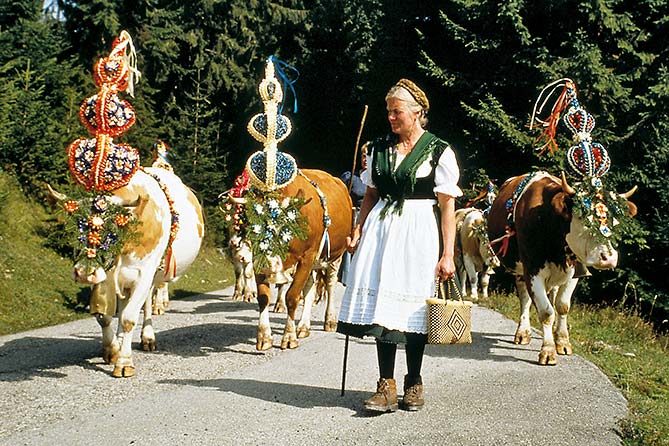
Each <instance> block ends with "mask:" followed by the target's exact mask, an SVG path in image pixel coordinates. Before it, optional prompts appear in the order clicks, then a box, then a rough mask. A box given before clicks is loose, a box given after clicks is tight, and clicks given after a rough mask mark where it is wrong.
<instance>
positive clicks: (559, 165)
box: [0, 0, 669, 330]
mask: <svg viewBox="0 0 669 446" xmlns="http://www.w3.org/2000/svg"><path fill="white" fill-rule="evenodd" d="M122 30H127V31H128V32H129V33H130V34H131V36H132V37H133V40H134V44H135V47H136V49H137V56H138V68H139V70H140V71H141V73H142V77H141V80H140V82H139V83H138V84H137V85H136V88H135V97H134V98H131V97H125V96H124V98H125V99H128V100H129V102H130V103H131V104H132V105H133V106H134V107H135V110H136V112H137V122H136V124H135V125H134V127H133V128H132V129H131V130H130V131H129V132H128V133H126V134H125V135H123V136H122V137H121V138H120V139H121V140H122V141H123V142H126V143H129V144H130V145H132V146H133V147H135V148H137V149H138V150H139V151H140V154H141V156H142V160H143V164H144V165H148V164H150V162H151V160H152V155H151V148H152V146H153V143H154V141H155V140H156V139H161V140H163V141H165V142H166V143H167V144H168V145H169V146H170V148H171V151H170V161H171V163H172V164H173V166H174V168H175V171H176V172H177V173H178V174H179V175H180V176H181V177H182V179H183V180H184V182H185V183H186V184H188V185H190V186H191V187H192V188H193V189H194V190H195V191H196V192H197V194H198V196H199V197H200V199H201V200H202V202H203V203H204V204H205V207H206V210H207V223H208V227H209V242H210V243H213V244H216V245H218V246H221V245H223V243H224V238H225V234H224V231H222V229H221V228H222V225H221V224H220V219H221V216H220V212H218V210H217V204H218V203H217V197H218V195H219V194H220V193H221V192H223V191H225V190H227V189H228V188H229V187H230V186H231V183H232V181H233V180H234V178H235V177H236V176H237V175H238V174H239V173H240V172H241V170H242V169H243V166H244V162H245V161H246V159H247V157H248V156H249V155H250V154H251V153H253V152H254V151H256V150H259V149H261V147H260V145H259V144H258V143H256V142H255V141H254V140H253V139H252V138H251V137H250V135H249V134H248V132H247V130H246V125H247V122H248V120H249V119H250V118H251V117H252V116H253V115H254V114H256V113H258V112H260V111H261V110H262V104H261V102H260V98H259V95H258V92H257V86H258V83H259V81H260V80H261V79H262V77H263V75H264V65H265V62H266V60H267V58H268V57H269V56H270V55H273V56H275V57H277V58H279V59H280V60H282V61H284V62H286V63H287V64H288V65H289V67H288V66H287V67H285V73H286V75H287V77H288V79H289V80H291V81H293V83H292V84H290V85H288V84H286V86H285V88H284V90H285V92H284V93H285V97H286V101H285V104H284V109H283V113H284V114H285V115H287V116H288V117H289V118H290V120H291V122H292V124H293V131H292V134H291V136H290V137H289V138H288V139H287V140H286V141H284V142H283V143H282V144H281V147H280V149H281V150H283V151H286V152H289V153H291V154H292V155H293V156H295V158H296V159H297V161H298V165H299V166H300V167H305V168H306V167H308V168H321V169H323V170H326V171H328V172H330V173H331V174H333V175H336V176H338V175H339V174H340V173H341V172H343V171H345V170H350V169H351V166H352V162H353V153H354V148H355V142H356V136H357V133H358V128H359V126H360V121H361V117H362V113H363V110H364V107H365V105H368V106H369V113H368V117H367V120H366V124H365V127H364V131H363V134H362V139H363V140H366V139H369V138H372V137H374V136H377V135H380V134H384V133H386V132H387V131H388V125H387V121H386V111H385V102H384V100H383V98H384V96H385V93H386V92H387V90H388V88H389V87H390V86H392V85H393V84H394V83H395V82H396V81H397V80H398V79H400V78H402V77H406V78H409V79H412V80H414V81H415V82H416V83H417V84H418V85H420V86H421V87H422V88H423V89H424V90H425V91H426V92H427V94H428V97H429V98H430V102H431V111H430V114H429V119H430V124H429V130H430V131H432V132H433V133H435V134H437V135H439V136H441V137H443V138H444V139H446V140H448V141H449V142H450V143H451V144H452V145H453V147H454V148H455V150H456V153H457V155H458V160H459V163H460V166H461V169H462V179H461V186H463V188H465V189H466V190H467V196H466V197H465V198H468V197H471V196H472V194H473V193H474V192H473V189H474V188H475V187H482V186H483V182H484V181H485V178H486V177H487V176H489V177H490V178H492V179H493V180H494V181H495V183H496V184H497V186H499V185H500V184H501V183H502V182H503V181H504V180H505V179H506V178H508V177H510V176H513V175H518V174H522V173H526V172H528V171H530V170H532V169H536V168H541V169H544V170H549V171H550V172H552V173H559V171H560V170H561V169H563V168H564V166H563V159H564V152H565V151H566V149H567V148H569V146H570V145H572V143H571V141H570V140H569V139H567V138H566V132H559V133H558V135H559V139H558V143H559V147H560V150H559V151H558V152H556V153H555V154H544V155H543V156H541V157H540V156H538V152H537V151H536V150H535V147H536V146H537V142H536V137H537V136H538V134H537V133H536V132H533V131H530V130H529V129H528V128H527V125H528V122H529V116H530V113H531V111H532V106H533V104H534V100H535V99H536V98H537V96H538V94H539V92H540V91H541V89H542V88H543V87H544V86H545V85H546V84H548V83H550V82H552V81H554V80H556V79H560V78H563V77H569V78H571V79H573V80H574V81H575V83H576V85H577V86H578V88H579V100H580V102H581V103H582V104H583V105H584V106H585V108H586V109H587V110H588V111H589V112H590V113H591V114H592V115H594V117H595V119H596V123H597V124H596V127H595V130H594V131H593V139H594V140H595V141H599V142H601V143H602V144H603V145H604V146H605V147H606V148H607V150H608V152H609V154H610V156H611V159H612V167H611V171H610V172H609V173H608V174H607V176H606V177H605V180H606V182H607V184H608V185H609V187H610V188H611V189H613V190H616V191H619V192H623V191H627V190H629V189H630V188H631V187H632V186H634V185H638V186H639V190H638V192H637V193H636V194H635V195H634V196H633V198H632V201H633V202H634V203H635V204H636V205H637V206H638V208H639V213H638V215H637V217H636V219H635V224H634V225H633V226H631V227H629V228H627V229H626V230H625V237H624V241H623V243H622V244H621V246H620V247H619V248H620V251H621V261H620V264H619V268H617V269H616V270H615V271H607V272H597V273H596V274H594V275H593V276H592V277H590V278H588V279H586V280H584V281H582V285H580V286H579V288H578V289H577V294H576V299H577V300H579V301H581V302H585V303H598V302H603V303H605V304H613V303H615V302H620V301H625V300H627V301H630V302H634V303H635V304H637V305H638V307H639V308H641V309H642V311H643V312H644V313H645V314H646V316H647V317H648V318H649V319H651V320H652V321H653V322H654V323H655V324H656V328H658V329H660V330H666V329H667V321H666V320H667V317H668V315H669V294H668V290H669V286H668V284H669V260H668V259H669V257H668V256H667V248H668V245H669V222H668V221H667V217H668V216H669V212H668V210H669V209H668V208H669V193H668V189H667V187H666V185H665V182H666V172H667V168H668V167H669V166H668V156H669V132H668V131H667V130H668V128H669V119H668V112H669V60H668V55H669V50H668V46H667V41H666V37H664V36H666V35H669V3H668V2H666V0H534V1H523V0H505V1H490V0H403V1H397V0H275V1H266V0H265V1H263V0H227V1H223V0H189V1H187V2H184V1H180V0H78V1H69V0H53V1H52V0H47V1H46V2H44V1H43V0H0V172H5V173H7V174H10V175H12V176H15V177H16V178H17V179H18V181H19V183H20V185H21V187H22V189H23V191H24V193H25V194H26V195H27V196H28V197H31V198H32V199H34V200H35V201H42V200H44V194H45V190H44V184H45V183H46V182H49V183H52V184H54V185H58V187H60V188H62V189H67V188H68V187H69V186H68V185H70V186H71V180H70V178H69V173H68V169H67V159H66V148H67V146H68V145H69V144H70V142H72V141H73V140H75V139H76V138H80V137H85V136H86V131H85V129H84V127H83V126H82V125H81V123H80V122H79V117H78V111H79V105H80V104H81V102H82V101H83V100H84V99H85V98H86V97H88V96H91V95H93V94H95V93H96V92H97V89H96V87H95V86H94V84H93V79H92V76H91V68H92V65H93V62H94V61H95V60H97V59H98V58H99V57H102V56H104V55H107V54H108V53H109V50H110V47H111V42H112V40H113V39H114V37H116V36H118V34H119V33H120V31H122ZM291 67H292V68H291ZM0 198H2V197H0ZM464 203H465V200H464V199H463V200H461V202H460V203H459V206H461V207H462V206H464ZM0 206H2V200H0ZM49 244H50V246H52V247H53V248H54V249H55V250H59V251H61V252H64V251H66V250H67V247H66V246H65V245H63V243H62V240H59V239H58V236H57V231H54V232H52V237H51V240H50V241H49ZM501 276H502V275H497V279H499V280H496V283H498V284H500V286H507V287H510V285H511V284H510V282H504V281H503V280H501V279H502V277H501Z"/></svg>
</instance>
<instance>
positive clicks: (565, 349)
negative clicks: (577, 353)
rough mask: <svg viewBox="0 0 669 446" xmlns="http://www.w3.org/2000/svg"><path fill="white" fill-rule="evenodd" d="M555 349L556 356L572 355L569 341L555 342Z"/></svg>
mask: <svg viewBox="0 0 669 446" xmlns="http://www.w3.org/2000/svg"><path fill="white" fill-rule="evenodd" d="M555 349H556V350H557V353H558V355H571V354H572V353H573V351H572V349H571V342H569V341H557V342H556V343H555Z"/></svg>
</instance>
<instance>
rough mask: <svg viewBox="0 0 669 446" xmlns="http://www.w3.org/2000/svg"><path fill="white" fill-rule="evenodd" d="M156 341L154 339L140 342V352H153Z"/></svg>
mask: <svg viewBox="0 0 669 446" xmlns="http://www.w3.org/2000/svg"><path fill="white" fill-rule="evenodd" d="M156 348H157V347H156V340H155V339H147V340H145V341H142V350H144V351H145V352H155V351H156Z"/></svg>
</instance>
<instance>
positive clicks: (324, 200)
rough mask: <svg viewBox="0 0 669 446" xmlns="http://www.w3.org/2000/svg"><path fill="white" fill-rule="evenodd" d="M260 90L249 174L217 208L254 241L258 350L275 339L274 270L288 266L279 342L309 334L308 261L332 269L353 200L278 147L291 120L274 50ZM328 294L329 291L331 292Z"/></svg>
mask: <svg viewBox="0 0 669 446" xmlns="http://www.w3.org/2000/svg"><path fill="white" fill-rule="evenodd" d="M259 92H260V96H261V98H262V101H263V105H264V113H259V114H257V115H255V116H254V117H253V118H252V119H251V120H250V122H249V125H248V130H249V132H250V133H251V135H252V136H253V137H254V138H255V139H256V140H257V141H259V142H261V143H262V144H263V150H262V151H257V152H255V153H253V154H252V155H251V156H250V157H249V158H248V160H247V163H246V169H245V173H244V174H243V176H242V177H241V178H247V179H248V184H245V185H244V186H245V187H244V189H243V191H242V192H241V193H237V192H236V191H235V190H234V188H233V190H231V191H230V192H229V193H228V194H226V195H227V197H225V198H224V200H225V201H224V203H223V206H222V209H223V212H224V214H225V220H226V221H227V222H228V224H229V227H230V228H231V230H232V231H233V232H237V233H239V234H241V235H242V238H243V239H245V240H247V241H248V243H249V244H250V246H251V247H252V251H253V265H254V269H255V272H256V284H257V288H258V296H257V297H258V308H259V313H260V314H259V321H258V331H257V341H256V348H257V349H258V350H267V349H269V348H271V347H272V345H273V341H272V332H271V328H270V324H269V302H270V294H271V288H270V285H271V284H272V283H276V274H277V272H283V271H290V270H293V269H294V272H293V273H292V274H291V276H292V283H291V284H290V287H289V288H288V291H287V293H286V307H287V317H286V325H285V328H284V333H283V338H282V340H281V348H282V349H286V348H296V347H297V346H298V337H306V336H308V335H309V332H310V329H311V308H312V305H313V302H314V299H315V295H316V292H315V290H314V286H313V284H314V281H313V270H314V266H315V265H316V266H317V267H318V268H322V267H325V268H326V269H327V268H335V269H334V271H336V267H334V266H332V265H335V264H338V263H337V262H339V260H340V258H341V255H342V254H343V253H344V250H345V248H346V237H347V236H348V235H349V234H350V232H351V227H352V218H353V215H352V203H351V198H350V196H349V194H348V190H347V188H346V186H345V185H344V183H343V182H342V181H341V180H340V179H338V178H336V177H333V176H332V175H330V174H328V173H326V172H323V171H320V170H313V169H298V168H297V163H296V162H295V160H294V159H293V157H292V156H290V155H289V154H286V153H283V152H280V151H278V150H277V144H278V143H279V142H280V141H283V140H284V139H285V138H286V137H287V136H288V134H289V133H290V130H291V124H290V120H289V119H288V118H287V117H285V116H283V115H282V114H281V113H280V111H279V110H278V104H280V103H281V102H282V99H283V92H282V88H281V85H280V84H279V82H278V81H277V79H276V77H275V75H274V63H273V60H272V58H270V59H269V60H268V61H267V65H266V69H265V78H264V79H263V81H262V82H261V83H260V87H259ZM244 175H245V176H244ZM277 259H278V260H277ZM332 283H334V282H332ZM303 293H304V308H303V311H302V317H301V318H300V322H299V325H298V326H297V327H296V326H295V319H296V310H297V307H298V303H299V301H300V297H301V296H302V294H303ZM327 295H328V296H329V297H331V296H332V293H328V294H327ZM335 329H336V314H335V308H334V301H333V299H332V298H330V299H328V302H327V304H326V312H325V330H326V331H334V330H335Z"/></svg>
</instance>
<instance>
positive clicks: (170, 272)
mask: <svg viewBox="0 0 669 446" xmlns="http://www.w3.org/2000/svg"><path fill="white" fill-rule="evenodd" d="M176 276H177V259H176V258H175V257H174V255H173V252H172V245H170V246H169V248H167V253H166V254H165V278H166V279H168V280H171V279H174V278H175V277H176Z"/></svg>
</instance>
